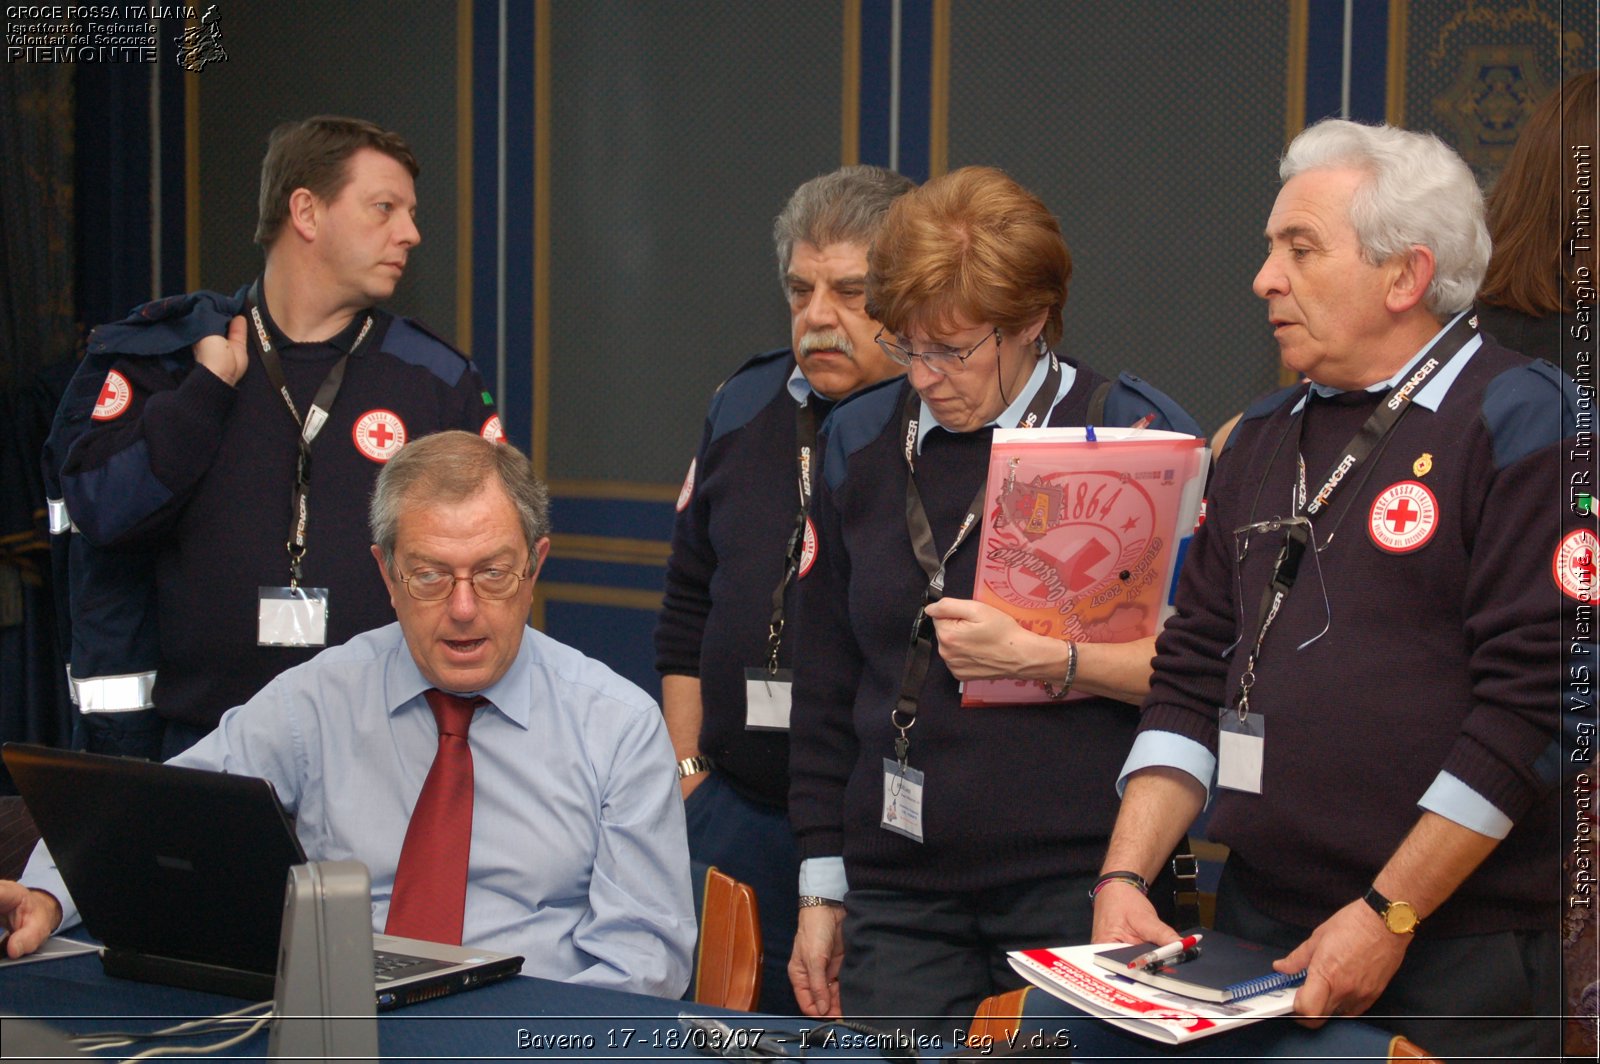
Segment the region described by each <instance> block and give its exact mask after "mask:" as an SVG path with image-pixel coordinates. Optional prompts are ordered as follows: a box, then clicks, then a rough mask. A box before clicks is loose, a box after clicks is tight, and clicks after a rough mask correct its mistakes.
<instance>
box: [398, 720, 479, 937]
mask: <svg viewBox="0 0 1600 1064" xmlns="http://www.w3.org/2000/svg"><path fill="white" fill-rule="evenodd" d="M427 699H428V706H429V707H430V708H431V709H432V710H433V719H434V720H436V721H437V722H438V724H439V750H438V752H437V753H436V754H434V755H433V767H432V768H430V769H428V778H427V779H426V780H424V781H423V783H422V793H421V794H420V795H418V796H417V806H416V808H415V809H413V810H412V811H411V823H410V824H409V825H408V826H407V827H406V841H405V843H404V844H403V845H402V846H401V847H400V864H399V866H398V867H397V868H396V869H395V873H394V893H393V895H392V896H391V897H390V899H389V923H388V925H387V926H386V927H385V928H384V930H385V931H386V932H388V933H389V934H391V935H400V936H402V937H404V938H425V939H427V940H428V941H430V942H447V943H449V944H451V945H455V946H459V945H460V944H461V922H462V919H463V917H465V915H466V911H467V857H468V854H469V853H470V852H471V850H472V748H471V747H470V746H468V745H467V728H468V727H470V726H471V724H472V711H473V710H474V709H476V708H477V707H478V706H480V705H482V704H483V703H484V702H485V701H486V699H484V698H482V697H477V698H464V697H462V696H461V695H452V694H448V693H446V692H444V691H440V690H429V691H428V692H427Z"/></svg>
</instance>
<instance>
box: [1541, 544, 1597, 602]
mask: <svg viewBox="0 0 1600 1064" xmlns="http://www.w3.org/2000/svg"><path fill="white" fill-rule="evenodd" d="M1596 559H1600V538H1597V537H1596V536H1595V534H1594V533H1593V532H1592V531H1590V530H1589V529H1587V528H1580V529H1578V530H1577V531H1576V532H1568V533H1567V534H1566V536H1564V537H1563V538H1562V540H1561V542H1560V543H1559V544H1558V545H1557V546H1556V553H1555V557H1553V558H1552V559H1551V560H1550V570H1551V572H1552V574H1553V575H1554V576H1555V578H1556V583H1557V584H1559V585H1561V590H1562V592H1563V593H1564V594H1566V596H1567V597H1568V598H1575V599H1577V600H1578V601H1579V602H1600V579H1597V578H1596V564H1595V563H1596Z"/></svg>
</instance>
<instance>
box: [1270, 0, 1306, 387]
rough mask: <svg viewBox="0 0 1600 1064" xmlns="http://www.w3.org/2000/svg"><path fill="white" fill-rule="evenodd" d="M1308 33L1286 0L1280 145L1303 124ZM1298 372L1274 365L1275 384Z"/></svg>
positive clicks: (1295, 1)
mask: <svg viewBox="0 0 1600 1064" xmlns="http://www.w3.org/2000/svg"><path fill="white" fill-rule="evenodd" d="M1310 35H1311V10H1310V4H1309V2H1308V0H1289V58H1288V62H1287V63H1286V64H1285V67H1286V71H1285V77H1284V80H1285V81H1286V83H1287V91H1286V93H1285V98H1284V104H1283V144H1284V147H1288V145H1289V142H1290V141H1291V140H1293V139H1294V138H1295V137H1296V136H1298V135H1299V134H1300V131H1301V130H1302V129H1304V128H1305V127H1306V50H1307V48H1308V47H1309V45H1308V43H1307V41H1308V39H1309V37H1310ZM1299 379H1300V376H1299V374H1297V373H1295V372H1294V371H1293V370H1291V369H1290V368H1289V367H1287V366H1285V365H1283V364H1282V363H1281V362H1280V363H1279V364H1278V385H1279V387H1288V386H1289V385H1291V384H1293V383H1294V382H1295V381H1297V380H1299Z"/></svg>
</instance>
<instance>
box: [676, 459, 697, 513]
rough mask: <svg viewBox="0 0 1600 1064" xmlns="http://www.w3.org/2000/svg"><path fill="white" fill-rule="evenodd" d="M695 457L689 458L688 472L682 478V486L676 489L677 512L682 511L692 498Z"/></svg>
mask: <svg viewBox="0 0 1600 1064" xmlns="http://www.w3.org/2000/svg"><path fill="white" fill-rule="evenodd" d="M695 461H696V459H693V458H691V459H689V472H688V474H687V475H685V476H684V478H683V487H682V488H681V489H680V490H679V491H678V512H679V513H683V508H684V507H685V506H688V505H689V500H690V499H692V498H694V463H695Z"/></svg>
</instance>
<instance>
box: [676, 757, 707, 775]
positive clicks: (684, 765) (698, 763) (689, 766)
mask: <svg viewBox="0 0 1600 1064" xmlns="http://www.w3.org/2000/svg"><path fill="white" fill-rule="evenodd" d="M710 771H711V759H710V758H709V757H686V758H684V759H683V760H682V761H679V762H678V778H679V779H680V780H681V779H688V778H689V777H690V776H698V775H699V774H700V773H702V772H710Z"/></svg>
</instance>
